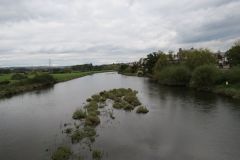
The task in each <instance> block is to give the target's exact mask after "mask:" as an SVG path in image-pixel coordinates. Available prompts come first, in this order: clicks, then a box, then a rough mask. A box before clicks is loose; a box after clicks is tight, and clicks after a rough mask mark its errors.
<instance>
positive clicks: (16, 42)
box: [0, 0, 240, 67]
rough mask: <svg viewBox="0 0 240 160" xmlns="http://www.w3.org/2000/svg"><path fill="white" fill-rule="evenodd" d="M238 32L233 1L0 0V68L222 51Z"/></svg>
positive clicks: (238, 8)
mask: <svg viewBox="0 0 240 160" xmlns="http://www.w3.org/2000/svg"><path fill="white" fill-rule="evenodd" d="M239 38H240V0H181V1H179V0H0V67H1V66H37V65H48V60H49V59H51V60H52V63H53V64H54V65H72V64H82V63H89V62H92V63H94V64H103V63H112V62H129V61H134V60H137V59H139V58H140V57H144V56H145V55H146V54H147V53H149V52H152V51H156V50H163V51H168V50H177V49H178V48H179V47H182V48H188V47H195V48H198V47H207V48H209V49H211V50H213V51H217V50H223V51H224V50H226V49H228V48H229V47H230V46H231V45H232V43H233V42H234V41H235V40H236V39H239Z"/></svg>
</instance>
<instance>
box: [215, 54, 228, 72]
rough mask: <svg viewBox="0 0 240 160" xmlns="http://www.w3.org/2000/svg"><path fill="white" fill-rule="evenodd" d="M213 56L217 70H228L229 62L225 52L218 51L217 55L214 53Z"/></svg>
mask: <svg viewBox="0 0 240 160" xmlns="http://www.w3.org/2000/svg"><path fill="white" fill-rule="evenodd" d="M215 56H216V58H217V61H218V66H219V68H225V69H227V68H229V62H228V59H227V56H226V52H221V51H218V52H217V53H215Z"/></svg>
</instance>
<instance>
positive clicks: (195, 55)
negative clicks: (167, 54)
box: [179, 49, 217, 70]
mask: <svg viewBox="0 0 240 160" xmlns="http://www.w3.org/2000/svg"><path fill="white" fill-rule="evenodd" d="M179 54H180V55H179V56H180V57H181V58H182V61H183V63H184V64H186V65H187V66H188V67H189V69H191V70H194V69H195V68H197V67H198V66H202V65H210V64H216V62H217V60H216V58H215V57H214V54H213V53H212V52H211V51H209V50H208V49H190V50H183V51H182V52H180V53H179Z"/></svg>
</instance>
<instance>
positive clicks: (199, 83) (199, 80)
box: [190, 65, 219, 90]
mask: <svg viewBox="0 0 240 160" xmlns="http://www.w3.org/2000/svg"><path fill="white" fill-rule="evenodd" d="M218 74H219V70H218V69H217V68H216V67H215V66H213V65H203V66H200V67H198V68H196V69H195V70H194V72H193V75H192V79H191V82H190V83H191V84H190V85H191V87H193V88H196V89H199V90H210V89H212V87H213V86H214V84H215V83H216V81H217V78H218Z"/></svg>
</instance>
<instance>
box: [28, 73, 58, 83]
mask: <svg viewBox="0 0 240 160" xmlns="http://www.w3.org/2000/svg"><path fill="white" fill-rule="evenodd" d="M30 81H31V82H32V83H41V84H46V85H48V84H49V85H50V84H54V83H55V82H56V80H55V79H54V78H53V76H51V75H50V74H39V75H35V76H34V77H33V78H32V79H31V80H30Z"/></svg>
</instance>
